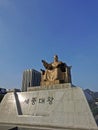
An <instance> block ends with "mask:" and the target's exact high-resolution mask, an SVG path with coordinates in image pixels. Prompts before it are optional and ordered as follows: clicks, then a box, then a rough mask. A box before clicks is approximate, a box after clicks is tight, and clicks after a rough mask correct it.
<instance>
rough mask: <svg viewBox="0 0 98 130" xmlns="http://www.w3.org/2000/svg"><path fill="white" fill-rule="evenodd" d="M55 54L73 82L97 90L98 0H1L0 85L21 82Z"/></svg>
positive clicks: (12, 85) (13, 85)
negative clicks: (28, 70)
mask: <svg viewBox="0 0 98 130" xmlns="http://www.w3.org/2000/svg"><path fill="white" fill-rule="evenodd" d="M55 54H58V56H59V60H61V61H64V62H66V63H67V64H68V65H72V81H73V84H74V85H76V86H80V87H81V88H83V89H85V88H89V89H91V90H94V91H98V58H97V56H98V0H94V1H93V0H0V87H5V88H21V84H22V83H21V82H22V73H23V71H24V70H25V69H31V68H34V69H36V70H38V71H39V70H40V69H41V68H43V66H42V63H41V60H42V59H44V60H46V61H48V62H52V61H53V56H54V55H55Z"/></svg>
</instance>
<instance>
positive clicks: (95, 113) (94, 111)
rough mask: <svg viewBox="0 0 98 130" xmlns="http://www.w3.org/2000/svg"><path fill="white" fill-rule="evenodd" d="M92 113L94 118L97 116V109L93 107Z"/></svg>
mask: <svg viewBox="0 0 98 130" xmlns="http://www.w3.org/2000/svg"><path fill="white" fill-rule="evenodd" d="M92 112H93V115H94V116H96V115H98V107H94V108H93V109H92Z"/></svg>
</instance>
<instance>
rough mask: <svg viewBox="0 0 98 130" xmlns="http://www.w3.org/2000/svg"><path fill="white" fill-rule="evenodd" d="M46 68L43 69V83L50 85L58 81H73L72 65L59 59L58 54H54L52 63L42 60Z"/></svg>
mask: <svg viewBox="0 0 98 130" xmlns="http://www.w3.org/2000/svg"><path fill="white" fill-rule="evenodd" d="M42 63H43V66H44V67H45V69H46V70H42V69H41V71H42V75H41V85H50V84H56V83H71V74H70V67H69V66H67V65H66V63H63V62H62V61H59V60H58V56H57V55H55V56H54V61H53V62H52V63H47V62H46V61H44V60H42Z"/></svg>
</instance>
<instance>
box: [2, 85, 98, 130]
mask: <svg viewBox="0 0 98 130" xmlns="http://www.w3.org/2000/svg"><path fill="white" fill-rule="evenodd" d="M0 124H6V125H12V124H13V125H15V126H17V127H19V126H21V127H22V126H24V127H26V128H31V129H32V130H35V129H37V130H39V129H41V130H82V129H84V130H97V125H96V123H95V120H94V117H93V115H92V113H91V110H90V108H89V105H88V103H87V100H86V98H85V95H84V93H83V91H82V89H81V88H79V87H73V85H71V84H56V85H52V86H48V87H47V86H46V87H36V88H32V89H30V90H28V92H11V93H8V94H6V95H5V97H4V99H3V101H2V102H1V104H0Z"/></svg>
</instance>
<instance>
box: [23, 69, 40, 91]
mask: <svg viewBox="0 0 98 130" xmlns="http://www.w3.org/2000/svg"><path fill="white" fill-rule="evenodd" d="M40 80H41V73H40V72H38V71H36V70H34V69H27V70H25V71H24V72H23V79H22V91H27V88H28V87H34V86H39V85H40Z"/></svg>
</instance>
